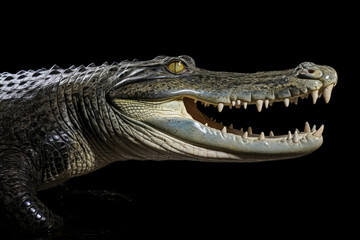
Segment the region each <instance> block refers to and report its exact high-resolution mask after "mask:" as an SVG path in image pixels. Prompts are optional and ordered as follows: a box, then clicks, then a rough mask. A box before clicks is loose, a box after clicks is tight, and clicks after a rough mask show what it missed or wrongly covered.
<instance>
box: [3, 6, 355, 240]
mask: <svg viewBox="0 0 360 240" xmlns="http://www.w3.org/2000/svg"><path fill="white" fill-rule="evenodd" d="M120 4H121V5H120V6H119V5H101V6H99V5H97V4H93V5H90V6H89V5H87V6H86V8H85V6H73V5H65V4H60V3H59V4H57V5H56V4H54V5H53V6H45V5H39V6H34V5H31V6H21V10H20V9H19V6H15V7H11V6H7V7H3V8H2V11H3V12H4V14H5V13H7V14H9V15H6V16H5V15H3V16H2V18H3V19H2V22H1V26H2V32H1V44H0V72H3V71H8V72H17V71H19V70H23V69H25V70H26V69H38V68H42V67H46V68H49V67H51V66H52V65H53V64H57V65H59V66H61V67H63V68H67V67H70V66H71V65H81V64H84V65H88V64H90V63H95V64H102V63H103V62H105V61H108V62H113V61H118V62H120V61H121V60H124V59H129V60H132V59H135V58H136V59H139V60H148V59H152V58H154V57H156V56H157V55H169V56H177V55H183V54H186V55H190V56H192V57H193V58H194V59H195V61H196V63H197V66H198V67H201V68H205V69H209V70H219V71H234V72H255V71H267V70H278V69H288V68H293V67H296V66H297V65H298V64H299V63H301V62H303V61H311V62H315V63H318V64H324V65H330V66H332V67H334V68H335V69H336V70H337V72H338V75H339V83H338V85H337V86H336V87H335V88H334V91H333V95H332V98H331V101H330V103H329V104H324V101H323V99H321V100H319V103H318V104H316V105H315V106H313V105H312V104H309V105H306V106H309V109H308V111H307V112H306V114H307V115H308V116H309V118H310V119H312V120H313V121H314V122H315V123H317V124H320V123H324V124H325V131H324V134H323V136H324V144H323V146H322V147H321V148H320V149H319V150H318V151H316V152H315V153H313V154H311V155H308V156H305V157H301V158H297V159H292V160H284V161H274V162H266V163H253V164H233V163H229V164H224V163H197V162H187V161H179V162H173V161H166V162H153V161H144V162H135V161H128V162H118V163H114V164H112V165H110V166H108V167H106V168H104V169H101V170H99V171H97V172H95V173H93V174H89V175H87V176H83V177H81V178H76V179H73V180H71V181H70V182H69V184H68V185H66V186H65V187H63V188H60V189H59V188H55V189H52V190H49V191H44V192H42V193H40V195H41V197H42V199H44V201H46V202H47V203H48V204H49V205H50V206H51V207H52V208H53V209H55V210H56V211H57V213H58V214H60V215H63V216H65V219H66V221H67V226H66V230H65V231H64V232H63V233H61V234H60V237H59V238H83V239H94V238H106V237H107V238H113V237H114V238H115V237H123V236H125V235H137V234H139V233H145V234H146V235H148V236H151V235H152V234H153V235H154V236H158V235H159V234H164V233H166V232H168V231H169V230H170V231H169V232H170V233H169V235H166V236H169V237H172V236H178V235H184V236H192V235H193V234H194V233H198V234H209V233H210V234H212V233H215V232H216V233H221V234H227V233H233V234H235V235H234V236H239V237H243V236H245V235H248V234H251V235H253V236H259V235H263V236H273V237H280V236H283V237H287V238H293V237H297V236H302V237H309V236H316V237H320V236H327V235H329V236H332V235H335V234H339V236H343V234H345V233H346V232H348V230H350V229H351V226H350V225H347V224H345V225H346V228H342V224H343V223H344V222H346V220H347V219H348V216H347V214H349V216H352V214H353V210H352V209H351V208H350V209H349V208H348V206H349V202H350V200H351V197H350V195H351V194H349V192H351V190H352V191H355V189H351V188H350V186H351V184H352V183H353V181H354V179H355V176H354V175H352V174H351V171H350V169H351V168H352V164H351V162H353V161H355V159H354V157H353V156H354V155H351V152H350V151H351V149H353V147H355V148H356V146H355V144H354V145H350V144H349V142H351V140H350V139H353V138H354V137H353V135H355V134H354V133H352V132H355V131H357V130H356V129H353V131H352V130H351V122H352V121H354V122H356V120H355V117H356V115H354V113H355V111H354V110H353V113H352V111H351V110H349V109H356V108H355V105H354V104H353V103H352V101H351V98H352V97H354V95H355V94H354V93H355V91H353V90H352V88H353V86H354V87H355V85H354V84H355V83H354V82H355V81H357V80H358V79H356V78H354V76H355V74H354V71H355V69H354V68H352V67H350V62H351V58H352V56H353V55H356V50H357V49H355V48H354V47H353V46H352V43H353V42H354V41H355V39H354V38H355V35H354V34H353V30H354V28H352V24H353V23H354V16H353V15H352V13H351V12H349V11H348V10H351V8H352V7H351V6H347V7H346V9H345V8H344V9H342V8H341V7H339V6H338V5H336V6H335V5H334V6H332V5H329V4H328V5H314V4H309V5H306V4H304V3H301V4H300V3H299V4H298V5H294V6H284V5H279V6H274V5H272V4H271V5H264V4H263V3H261V4H260V3H255V4H249V5H245V4H243V3H242V4H241V5H240V6H237V5H235V4H233V5H218V3H217V4H215V3H214V4H213V5H212V4H211V3H207V4H206V5H198V6H193V5H192V4H190V3H189V2H187V3H185V2H182V3H181V2H180V3H178V2H172V3H167V4H164V5H150V4H149V5H148V4H146V3H139V5H136V4H135V5H132V6H130V5H124V4H123V3H120ZM169 5H170V6H169ZM164 7H167V8H164ZM344 13H345V14H344ZM349 92H353V94H349ZM355 96H356V95H355ZM308 100H310V99H308ZM345 106H347V107H345ZM270 110H271V108H270ZM284 116H285V117H286V118H287V119H288V121H289V122H292V121H296V118H297V116H294V115H292V114H288V115H286V113H285V114H284ZM274 117H276V116H274ZM304 120H306V117H305V118H304ZM302 122H304V121H302ZM295 127H297V128H299V129H302V127H303V125H302V124H301V125H295ZM291 130H294V129H291ZM66 189H82V190H86V189H88V190H101V189H103V190H104V189H106V190H111V191H116V192H118V193H121V194H123V195H126V196H127V197H124V198H121V197H120V198H119V197H118V198H116V199H115V200H114V199H112V200H111V199H110V200H100V198H98V197H94V196H86V195H82V194H75V195H74V194H72V193H71V190H70V191H66ZM129 199H131V201H130V200H129ZM5 226H6V225H0V228H4V230H3V231H5ZM13 234H14V235H15V233H13V232H11V231H10V235H13ZM1 239H3V238H1Z"/></svg>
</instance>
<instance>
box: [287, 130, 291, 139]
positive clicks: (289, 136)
mask: <svg viewBox="0 0 360 240" xmlns="http://www.w3.org/2000/svg"><path fill="white" fill-rule="evenodd" d="M287 139H289V140H291V139H292V135H291V132H290V131H289V132H288V138H287Z"/></svg>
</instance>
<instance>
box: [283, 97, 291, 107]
mask: <svg viewBox="0 0 360 240" xmlns="http://www.w3.org/2000/svg"><path fill="white" fill-rule="evenodd" d="M284 104H285V107H288V106H289V104H290V100H289V99H288V98H285V99H284Z"/></svg>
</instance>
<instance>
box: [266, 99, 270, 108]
mask: <svg viewBox="0 0 360 240" xmlns="http://www.w3.org/2000/svg"><path fill="white" fill-rule="evenodd" d="M268 107H269V99H266V100H265V108H268Z"/></svg>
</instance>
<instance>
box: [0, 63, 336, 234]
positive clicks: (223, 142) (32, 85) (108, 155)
mask: <svg viewBox="0 0 360 240" xmlns="http://www.w3.org/2000/svg"><path fill="white" fill-rule="evenodd" d="M174 62H175V63H177V64H179V63H181V64H182V65H183V68H182V69H181V70H179V71H175V72H173V71H172V70H171V69H170V68H169V66H170V64H172V63H174ZM336 83H337V75H336V72H335V70H333V69H332V68H331V67H327V66H320V65H315V64H313V63H308V62H305V63H303V64H300V65H299V66H298V67H296V68H294V69H289V70H284V71H271V72H258V73H252V74H247V73H246V74H245V73H227V72H212V71H207V70H203V69H199V68H197V67H196V66H195V62H194V60H193V59H192V58H190V57H188V56H179V57H165V56H160V57H157V58H155V59H153V60H149V61H133V62H129V61H124V62H121V63H119V64H113V65H108V64H103V65H101V66H94V65H90V66H87V67H84V66H80V67H71V68H68V69H61V68H59V67H57V66H54V67H53V68H51V69H49V70H46V69H41V70H38V71H20V72H18V73H16V74H10V73H2V74H0V89H1V91H0V109H1V112H0V136H1V137H0V170H1V171H0V180H1V181H0V182H1V183H0V184H1V185H0V199H1V203H2V206H3V208H4V211H5V213H6V215H8V216H9V219H11V221H13V222H14V223H15V224H16V225H17V226H18V227H19V228H20V229H22V230H23V231H26V232H30V233H38V232H46V231H53V230H56V229H58V228H60V227H61V226H62V224H63V222H62V218H61V217H59V216H57V215H55V214H54V213H53V212H52V211H51V210H50V209H49V208H48V207H47V206H46V205H45V204H44V203H43V202H42V201H40V200H39V199H38V197H37V193H36V192H37V191H38V190H42V189H47V188H50V187H53V186H56V185H59V184H61V183H63V182H65V181H66V180H68V179H70V178H73V177H75V176H81V175H84V174H87V173H90V172H92V171H95V170H97V169H99V168H102V167H104V166H106V165H107V164H109V163H111V162H115V161H120V160H132V159H134V160H168V159H172V160H196V161H213V162H215V161H216V162H218V161H220V162H249V161H259V160H261V161H264V160H274V159H287V158H293V157H298V156H303V155H306V154H309V153H311V152H313V151H314V150H316V149H317V148H318V147H320V145H321V143H322V136H321V133H322V130H321V132H319V131H316V130H314V131H310V130H308V129H306V130H304V132H301V133H299V135H300V137H299V136H298V138H300V140H299V139H298V138H295V137H294V138H293V137H290V136H289V137H287V136H283V135H281V136H279V137H276V136H275V137H268V138H265V139H262V138H261V134H251V133H247V134H246V135H244V134H245V133H244V132H240V131H239V132H234V133H231V132H230V131H229V132H228V133H226V132H224V131H222V127H223V125H222V124H221V125H219V123H211V122H209V125H208V126H206V125H205V124H206V123H207V121H208V120H209V118H208V117H206V116H205V115H201V114H199V113H198V112H197V110H196V109H195V108H194V106H193V105H191V104H190V103H188V100H189V99H190V100H191V101H192V102H193V103H195V101H200V102H202V103H205V104H211V105H214V106H216V107H218V106H221V105H225V106H226V107H227V106H228V107H229V106H230V105H233V102H237V101H238V100H239V101H240V102H241V103H242V106H244V103H245V102H246V103H248V104H257V103H258V101H259V100H260V101H266V100H267V101H269V102H282V101H286V100H285V99H291V100H294V99H297V98H298V97H302V96H305V95H307V94H312V93H314V92H315V93H316V94H323V95H324V97H325V96H328V93H326V92H328V91H330V93H331V90H329V86H330V87H331V89H332V87H333V86H334V85H336ZM327 100H328V99H327ZM184 109H185V110H184ZM190 109H193V110H190ZM170 113H171V114H170ZM295 135H297V133H296V134H294V136H295ZM285 137H286V138H285Z"/></svg>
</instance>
